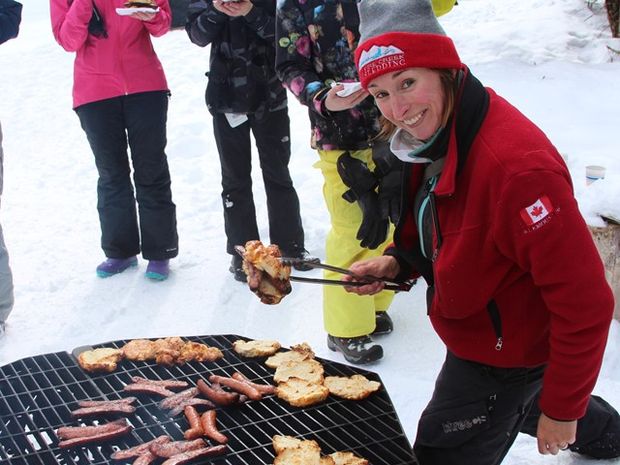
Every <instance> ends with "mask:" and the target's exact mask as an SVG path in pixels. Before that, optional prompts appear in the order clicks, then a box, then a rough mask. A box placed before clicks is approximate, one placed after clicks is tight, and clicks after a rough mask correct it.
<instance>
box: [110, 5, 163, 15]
mask: <svg viewBox="0 0 620 465" xmlns="http://www.w3.org/2000/svg"><path fill="white" fill-rule="evenodd" d="M158 11H159V7H157V9H155V10H154V9H153V8H148V7H140V8H117V9H116V13H117V14H119V15H121V16H131V15H132V14H134V13H157V12H158Z"/></svg>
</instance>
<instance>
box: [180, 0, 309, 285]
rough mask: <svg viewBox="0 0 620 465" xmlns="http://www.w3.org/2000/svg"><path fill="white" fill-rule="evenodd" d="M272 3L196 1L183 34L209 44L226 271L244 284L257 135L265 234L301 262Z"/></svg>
mask: <svg viewBox="0 0 620 465" xmlns="http://www.w3.org/2000/svg"><path fill="white" fill-rule="evenodd" d="M275 8H276V5H275V1H274V0H252V1H250V0H240V1H228V2H227V1H221V0H193V1H192V2H191V3H190V5H189V8H188V18H187V24H186V30H187V33H188V35H189V38H190V40H191V41H192V42H193V43H195V44H196V45H199V46H201V47H205V46H207V45H209V44H210V45H211V56H210V60H209V71H208V73H207V76H208V84H207V91H206V102H207V108H208V109H209V111H210V112H211V115H212V116H213V133H214V135H215V141H216V144H217V148H218V152H219V156H220V166H221V171H222V203H223V208H224V228H225V231H226V238H227V241H226V252H227V253H229V254H230V255H232V261H231V266H230V271H231V272H232V273H233V276H234V278H235V279H236V280H238V281H242V282H245V281H246V276H245V273H244V272H243V269H242V267H241V265H242V260H241V256H240V255H239V254H237V253H236V252H235V249H234V247H235V245H244V244H245V243H246V242H247V241H249V240H256V239H259V232H258V225H257V221H256V210H255V206H254V198H253V194H252V178H251V172H252V146H251V139H250V133H252V134H253V135H254V139H255V141H256V147H257V149H258V157H259V160H260V167H261V170H262V175H263V182H264V184H265V194H266V196H267V215H268V217H269V236H270V240H271V243H273V244H277V245H278V246H279V247H280V249H281V251H282V253H283V255H285V256H288V257H295V258H304V257H305V256H306V251H305V248H304V231H303V228H302V222H301V217H300V213H299V199H298V197H297V192H296V191H295V188H294V187H293V181H292V179H291V175H290V173H289V169H288V163H289V160H290V157H291V141H290V127H289V116H288V107H287V98H286V90H285V89H284V87H283V86H282V83H281V82H280V81H279V80H278V78H277V76H276V74H275V70H274V66H275V49H274V37H275V24H274V15H275Z"/></svg>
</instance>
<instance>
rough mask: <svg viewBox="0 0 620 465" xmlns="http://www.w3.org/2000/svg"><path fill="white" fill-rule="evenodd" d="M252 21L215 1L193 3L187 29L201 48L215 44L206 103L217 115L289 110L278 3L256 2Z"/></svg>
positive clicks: (267, 0) (255, 0)
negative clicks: (279, 55) (279, 62)
mask: <svg viewBox="0 0 620 465" xmlns="http://www.w3.org/2000/svg"><path fill="white" fill-rule="evenodd" d="M252 3H253V5H254V7H253V8H252V10H250V12H249V13H248V14H247V15H246V16H242V17H237V18H233V17H229V16H227V15H225V14H224V13H221V12H219V11H217V10H216V9H215V8H214V7H213V2H212V1H211V0H192V2H191V3H190V5H189V8H188V13H187V18H188V19H187V24H186V25H185V29H186V31H187V34H188V35H189V38H190V40H191V41H192V42H193V43H195V44H196V45H199V46H201V47H205V46H207V45H209V44H211V57H210V63H209V71H208V73H207V76H208V77H209V82H208V84H207V92H206V101H207V107H208V108H209V111H210V112H211V113H246V114H247V113H254V114H257V116H259V114H260V113H261V112H264V111H265V110H268V111H275V110H280V109H282V108H285V107H286V103H287V102H286V90H285V89H284V87H283V86H282V83H281V82H280V80H279V79H278V77H277V76H276V73H275V48H274V40H275V10H276V5H275V1H274V0H253V2H252Z"/></svg>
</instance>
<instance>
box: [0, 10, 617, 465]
mask: <svg viewBox="0 0 620 465" xmlns="http://www.w3.org/2000/svg"><path fill="white" fill-rule="evenodd" d="M23 3H25V6H24V17H23V22H22V27H21V33H20V36H19V37H18V38H17V39H16V40H12V41H10V42H7V43H6V44H4V45H2V46H1V47H0V79H1V80H2V81H1V82H2V98H1V99H0V121H1V122H2V127H3V132H4V139H5V140H4V149H5V188H4V195H3V197H2V208H1V210H0V211H1V224H2V227H3V229H4V233H5V239H6V243H7V247H8V249H9V253H10V257H11V266H12V269H13V273H14V280H15V300H16V302H15V308H14V310H13V313H12V314H11V316H10V318H9V320H8V322H7V330H6V334H5V335H4V336H3V337H2V338H0V365H4V364H7V363H10V362H12V361H15V360H18V359H21V358H24V357H30V356H33V355H37V354H42V353H49V352H57V351H71V350H72V349H73V348H75V347H79V346H83V345H88V344H96V343H102V342H106V341H112V340H119V339H130V338H151V337H161V336H172V335H181V336H191V335H211V334H212V335H216V334H237V335H242V336H246V337H251V338H257V339H258V338H269V339H278V340H279V341H281V343H282V344H283V345H284V346H290V345H293V344H296V343H299V342H302V341H307V342H308V343H309V344H310V345H311V346H312V347H313V348H314V350H315V352H316V353H317V355H318V356H319V357H323V358H327V359H331V360H335V361H338V362H342V361H343V359H342V357H341V356H340V355H339V354H336V353H334V352H330V351H329V350H328V349H327V347H326V344H325V332H324V330H323V326H322V308H321V307H322V305H321V302H322V296H321V288H320V287H319V286H316V285H311V284H300V283H296V284H294V288H293V292H292V294H291V295H289V296H287V297H286V298H285V299H284V300H283V301H282V303H281V304H279V305H276V306H266V305H263V304H261V303H260V302H259V300H258V299H257V298H256V297H255V296H254V295H253V294H251V293H250V292H249V290H248V289H247V287H246V286H244V285H243V284H241V283H238V282H236V281H234V280H233V279H232V276H231V274H230V273H229V272H228V265H229V260H230V257H229V256H228V255H227V254H226V253H225V236H224V227H223V217H222V207H221V199H220V174H219V173H220V172H219V163H218V154H217V150H216V146H215V141H214V139H213V135H212V130H211V119H210V116H209V114H208V112H207V109H206V107H205V104H204V89H205V86H206V77H205V74H204V73H205V71H206V70H207V67H208V49H201V48H199V47H196V46H195V45H193V44H191V43H190V41H189V40H188V38H187V36H186V34H185V32H183V31H173V32H171V33H169V34H167V35H165V36H164V37H162V38H159V39H156V40H154V43H155V47H156V49H157V52H158V54H159V57H160V59H161V61H162V63H163V65H164V68H165V70H166V73H167V77H168V80H169V84H170V88H171V91H172V100H171V102H170V111H169V117H168V121H169V124H168V140H169V143H168V148H167V153H168V158H169V164H170V171H171V175H172V189H173V198H174V201H175V203H176V205H177V214H178V228H179V237H180V254H179V257H178V258H177V259H175V260H173V261H172V274H171V276H170V279H168V281H165V282H161V283H160V282H151V281H148V280H147V279H145V277H144V270H145V263H144V261H141V262H140V266H139V267H138V268H137V269H135V268H134V269H131V270H129V271H126V272H125V273H123V274H122V275H119V276H115V277H112V278H109V279H105V280H103V279H99V278H97V277H96V275H95V266H96V265H97V264H98V263H99V262H100V261H101V260H102V259H103V253H102V252H101V249H100V248H99V222H98V218H97V211H96V190H95V186H96V180H97V172H96V169H95V166H94V160H93V156H92V153H91V152H90V149H89V147H88V145H87V142H86V137H85V135H84V133H83V132H82V130H81V129H80V126H79V122H78V119H77V116H76V115H75V113H74V112H73V111H72V110H71V85H72V61H73V56H72V54H69V53H66V52H65V51H64V50H62V49H61V48H60V47H59V46H58V45H57V44H56V43H55V41H54V39H53V37H52V34H51V30H50V24H49V7H48V3H47V2H46V1H45V0H26V1H25V2H23ZM603 3H604V2H603V0H590V1H586V0H553V1H550V0H501V1H494V0H459V4H458V6H456V7H455V8H454V10H453V11H452V12H451V13H449V14H448V15H446V16H445V17H443V18H441V23H442V24H443V26H444V27H445V29H446V31H447V32H448V34H449V35H450V36H451V37H452V38H453V39H454V41H455V43H456V46H457V49H458V50H459V52H460V54H461V58H462V59H463V61H464V62H465V63H467V64H468V65H469V66H470V68H471V70H472V72H473V73H474V74H475V75H476V76H477V77H478V78H479V79H480V80H481V81H482V82H483V83H484V84H485V85H488V86H490V87H493V88H494V89H495V90H496V91H498V93H500V94H501V95H503V96H504V97H506V98H507V99H508V100H509V101H511V102H512V103H513V104H515V105H516V106H517V107H518V108H520V109H521V110H522V111H523V112H524V113H525V114H526V115H527V116H529V117H530V118H531V119H532V120H533V121H534V122H536V123H537V124H538V125H539V126H540V127H541V128H542V129H543V130H544V131H545V132H546V133H547V134H548V136H549V137H550V139H551V140H552V141H554V143H555V144H556V146H557V147H558V149H559V151H560V152H561V153H562V154H563V155H564V157H565V158H566V160H567V163H568V166H569V168H570V171H571V174H572V177H573V182H574V185H575V191H576V196H577V198H578V200H579V204H580V208H581V210H582V212H583V215H584V216H585V217H586V219H587V221H588V223H589V224H591V225H593V226H601V225H603V224H604V223H603V222H602V220H601V218H600V215H603V216H606V217H612V218H620V202H619V201H618V199H620V181H619V179H620V144H619V139H618V127H619V126H620V125H619V123H620V118H619V115H620V113H619V111H618V109H619V108H620V79H619V76H620V55H619V54H618V51H619V50H620V40H618V39H612V38H611V35H610V30H609V27H608V24H607V19H606V13H605V11H604V6H603ZM290 114H291V120H292V124H291V131H292V142H293V151H294V153H293V157H292V160H291V164H290V168H291V172H292V175H293V179H294V182H295V186H296V187H297V190H298V193H299V196H300V200H301V209H302V217H303V222H304V228H305V233H306V248H307V249H308V250H309V251H310V252H311V253H313V254H314V255H317V256H319V257H322V256H324V238H325V235H326V233H327V230H328V227H329V226H328V217H327V212H326V209H325V207H324V204H323V198H322V193H321V192H322V191H321V188H322V178H321V175H320V173H319V171H318V170H315V169H312V164H313V163H314V161H315V160H316V158H317V157H316V154H315V153H314V151H313V150H312V149H311V148H310V147H309V124H308V119H307V114H306V109H305V108H304V107H302V106H301V105H299V104H298V103H297V102H296V101H294V100H293V99H292V98H291V100H290ZM255 165H256V167H258V162H257V159H256V163H255ZM586 165H603V166H605V168H606V175H605V178H604V179H601V180H599V181H596V182H594V183H593V184H591V185H590V186H586V182H585V166H586ZM254 175H255V182H254V187H255V199H256V202H257V213H258V217H259V225H260V232H261V235H262V239H263V240H265V241H267V242H268V241H269V236H268V230H267V215H266V205H265V201H264V190H263V188H262V181H261V178H260V170H258V169H256V170H255V173H254ZM309 275H310V276H320V273H319V272H318V271H313V272H310V273H309ZM390 314H391V315H392V318H393V319H394V323H395V331H394V333H393V334H391V335H389V336H385V337H382V338H380V339H379V342H380V343H381V344H383V346H384V349H385V357H384V359H383V360H382V361H381V362H379V363H377V364H374V365H372V366H370V367H368V368H369V369H371V370H372V371H375V372H377V373H378V374H379V375H380V377H381V379H382V381H383V383H384V384H385V387H386V389H387V390H388V392H389V394H390V397H391V398H392V400H393V402H394V405H395V408H396V411H397V413H398V416H399V419H400V421H401V423H402V426H403V429H404V431H405V432H406V434H407V436H408V437H409V438H410V440H413V438H414V437H415V433H416V425H417V419H418V416H419V414H420V412H421V410H422V409H423V408H424V406H425V404H426V402H427V401H428V399H429V397H430V394H431V392H432V389H433V383H434V379H435V376H436V373H437V371H438V369H439V368H440V366H441V363H442V361H443V357H444V348H443V346H442V344H441V342H440V341H439V340H438V338H437V336H436V335H435V333H434V332H433V330H432V328H431V327H430V324H429V322H428V320H427V318H426V314H425V309H424V292H423V289H422V287H416V288H414V289H413V290H412V291H411V292H409V293H401V294H400V295H398V296H397V297H396V299H395V301H394V304H393V306H392V308H391V310H390ZM595 393H596V394H599V395H601V396H603V397H605V398H606V399H607V400H608V401H610V402H611V403H612V404H614V405H615V406H616V408H620V324H619V322H618V321H614V323H613V324H612V327H611V330H610V333H609V341H608V346H607V351H606V354H605V359H604V363H603V368H602V371H601V375H600V378H599V382H598V384H597V386H596V388H595ZM504 463H506V464H509V465H536V464H562V465H569V464H570V465H577V464H583V465H585V464H588V463H590V461H588V460H586V459H583V458H581V457H579V456H578V455H576V454H573V453H567V452H563V453H561V454H559V455H558V456H556V457H551V456H541V455H539V454H538V452H537V450H536V443H535V441H534V440H533V439H532V438H529V437H525V436H521V437H519V438H518V440H517V442H516V443H515V445H514V447H513V448H512V449H511V451H510V453H509V455H508V456H507V458H506V459H505V461H504ZM608 463H615V464H618V463H620V460H615V461H611V462H608Z"/></svg>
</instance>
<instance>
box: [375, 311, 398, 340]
mask: <svg viewBox="0 0 620 465" xmlns="http://www.w3.org/2000/svg"><path fill="white" fill-rule="evenodd" d="M392 331H394V323H392V318H390V315H388V313H387V312H377V313H375V330H374V331H373V332H372V335H373V336H382V335H384V334H390V333H391V332H392Z"/></svg>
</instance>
